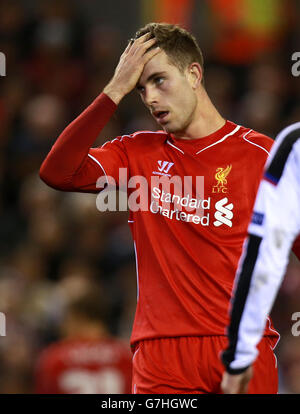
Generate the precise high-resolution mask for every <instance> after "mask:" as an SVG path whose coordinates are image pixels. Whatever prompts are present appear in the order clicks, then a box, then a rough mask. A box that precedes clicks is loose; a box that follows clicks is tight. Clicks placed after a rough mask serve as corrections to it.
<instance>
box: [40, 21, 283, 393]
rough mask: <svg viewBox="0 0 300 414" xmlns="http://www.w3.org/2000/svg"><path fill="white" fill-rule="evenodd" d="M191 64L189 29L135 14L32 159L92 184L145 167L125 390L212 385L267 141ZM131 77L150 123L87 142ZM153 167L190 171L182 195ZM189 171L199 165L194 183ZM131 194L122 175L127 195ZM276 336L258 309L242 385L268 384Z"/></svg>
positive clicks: (78, 184)
mask: <svg viewBox="0 0 300 414" xmlns="http://www.w3.org/2000/svg"><path fill="white" fill-rule="evenodd" d="M203 73H204V69H203V57H202V53H201V50H200V49H199V46H198V44H197V42H196V40H195V38H194V37H193V36H192V35H191V34H190V33H188V32H186V31H185V30H184V29H182V28H180V27H178V26H174V25H169V24H156V23H153V24H149V25H147V26H146V27H144V28H143V29H141V30H139V31H138V32H137V33H136V36H135V38H134V39H132V40H131V41H130V42H129V44H128V46H127V47H126V49H125V51H124V53H123V54H122V56H121V58H120V61H119V64H118V65H117V68H116V70H115V73H114V76H113V78H112V79H111V81H110V82H109V84H108V85H107V86H106V87H105V88H104V90H103V93H101V94H100V95H99V96H98V97H97V98H96V99H95V100H94V102H93V103H92V104H91V105H90V106H89V107H88V108H87V109H86V110H85V111H84V112H83V113H82V114H81V115H80V116H79V117H78V118H76V119H75V120H74V121H73V122H72V123H71V124H70V125H69V126H67V128H66V129H65V130H64V131H63V132H62V134H61V135H60V136H59V138H58V140H57V141H56V143H55V144H54V146H53V147H52V149H51V151H50V153H49V154H48V156H47V158H46V160H45V161H44V163H43V165H42V167H41V169H40V176H41V178H42V179H43V180H44V181H45V182H46V183H47V184H48V185H50V186H52V187H54V188H56V189H60V190H63V191H80V192H94V193H97V192H99V191H100V188H98V187H99V186H98V187H97V180H98V178H99V177H101V176H102V177H103V176H104V177H106V178H107V180H108V181H109V180H110V179H111V177H112V178H113V179H114V180H115V182H116V183H117V184H118V185H119V186H121V185H122V183H121V182H119V172H120V169H121V168H123V169H126V171H127V178H128V179H130V178H136V177H141V176H142V177H145V178H146V179H147V182H148V188H147V190H146V191H144V193H143V194H142V196H145V197H146V196H148V195H149V194H151V198H150V197H149V198H148V199H147V202H146V205H147V208H144V209H140V210H139V211H133V209H130V205H129V209H130V220H129V223H130V227H131V230H132V235H133V239H134V246H135V251H136V264H137V276H138V301H137V310H136V315H135V321H134V326H133V332H132V336H131V344H132V349H133V352H134V356H133V381H132V392H133V393H220V392H221V389H220V383H221V378H222V374H223V371H224V367H223V365H222V362H221V361H220V359H219V353H220V352H221V350H222V349H224V347H225V346H226V345H227V337H226V334H225V327H226V325H227V323H228V311H227V309H228V305H229V301H230V297H231V292H232V287H233V280H234V275H235V271H236V267H237V264H238V259H239V257H240V255H241V251H242V246H243V241H244V238H245V237H246V234H247V227H248V223H249V220H250V217H251V212H252V208H253V204H254V200H255V195H256V191H257V188H258V185H259V182H260V179H261V175H262V171H263V167H264V164H265V161H266V159H267V156H268V154H269V150H270V148H271V146H272V143H273V141H272V140H271V139H270V138H268V137H266V136H264V135H262V134H260V133H258V132H255V131H253V130H251V129H249V128H245V127H243V126H240V125H236V124H234V123H233V122H231V121H229V120H226V119H224V118H223V117H222V116H221V114H220V113H219V112H218V111H217V109H216V108H215V106H214V105H213V103H212V101H211V100H210V98H209V96H208V94H207V92H206V89H205V86H204V74H203ZM135 88H136V90H137V91H138V93H139V94H140V96H141V99H142V102H143V103H144V104H145V105H146V107H147V109H148V110H149V111H150V113H151V115H152V116H153V118H154V119H155V120H156V121H157V123H158V124H159V126H160V127H161V130H160V131H157V132H153V131H138V132H136V133H134V134H131V135H124V136H120V137H117V138H116V139H114V140H113V141H110V142H107V143H105V144H104V145H103V146H102V147H99V148H91V147H92V145H93V143H94V142H95V140H96V138H97V137H98V135H99V134H100V132H101V130H102V129H103V127H104V126H105V125H106V124H107V123H108V121H109V119H110V118H111V116H112V115H113V114H114V112H115V111H116V108H117V105H118V104H119V102H120V101H121V100H122V99H123V98H124V97H125V96H126V95H127V94H128V93H129V92H131V91H132V90H133V89H135ZM154 176H155V177H158V176H159V177H162V176H163V177H164V178H166V177H167V178H172V177H174V176H176V177H179V178H180V179H181V182H184V179H185V177H192V179H193V183H192V188H191V189H190V192H189V193H188V196H189V199H190V200H193V201H192V202H191V204H189V206H187V205H186V204H184V201H186V200H187V197H185V198H184V197H182V194H181V195H180V194H178V193H177V192H176V189H174V191H173V190H172V191H171V190H169V191H164V190H165V188H164V189H163V190H162V188H161V184H160V185H158V186H156V187H155V186H153V185H152V184H151V183H152V178H153V177H154ZM196 177H198V178H202V177H204V183H203V184H204V192H203V193H201V194H199V192H198V191H197V188H196V184H195V181H196ZM149 185H150V188H149ZM132 194H133V188H132V187H131V188H130V189H129V192H128V195H129V199H130V196H131V195H132ZM185 195H186V194H185ZM173 196H176V200H175V198H174V197H173ZM178 200H179V201H178ZM167 201H168V204H167V208H166V203H167ZM196 206H197V207H196ZM199 206H200V208H201V210H202V213H201V214H198V211H199ZM191 212H192V213H191ZM277 340H278V334H277V332H276V331H274V329H273V328H272V326H271V322H270V320H268V323H267V325H266V330H265V334H264V337H263V339H262V340H261V342H260V345H259V347H260V351H261V352H260V356H259V358H258V360H257V362H256V365H255V373H254V376H253V379H252V381H251V384H250V391H251V392H253V393H276V392H277V369H276V367H275V363H274V354H273V350H272V348H273V347H274V346H275V344H276V342H277ZM266 376H268V378H269V380H268V381H265V378H266Z"/></svg>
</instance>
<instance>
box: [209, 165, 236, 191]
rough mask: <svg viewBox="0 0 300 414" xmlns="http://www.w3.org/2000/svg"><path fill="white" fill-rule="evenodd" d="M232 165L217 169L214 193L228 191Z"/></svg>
mask: <svg viewBox="0 0 300 414" xmlns="http://www.w3.org/2000/svg"><path fill="white" fill-rule="evenodd" d="M231 168H232V165H227V167H226V168H222V167H219V168H217V169H216V174H215V179H216V180H217V184H216V185H214V186H213V188H212V192H213V193H227V176H228V174H229V173H230V171H231Z"/></svg>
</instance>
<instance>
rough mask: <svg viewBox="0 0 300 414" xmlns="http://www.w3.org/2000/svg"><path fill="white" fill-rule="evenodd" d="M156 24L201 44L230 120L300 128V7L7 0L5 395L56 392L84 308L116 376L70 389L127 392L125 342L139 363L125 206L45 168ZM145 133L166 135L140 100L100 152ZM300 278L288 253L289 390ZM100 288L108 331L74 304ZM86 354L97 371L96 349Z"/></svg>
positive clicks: (208, 1) (0, 110)
mask: <svg viewBox="0 0 300 414" xmlns="http://www.w3.org/2000/svg"><path fill="white" fill-rule="evenodd" d="M149 21H164V22H169V23H178V24H181V25H183V26H184V27H185V28H187V29H188V30H190V31H192V33H193V34H194V35H195V36H196V38H197V40H198V42H199V44H200V47H201V48H202V50H203V54H204V59H205V84H206V88H207V90H208V93H209V95H210V97H211V98H212V100H213V102H214V104H215V105H216V106H217V108H218V110H219V111H220V112H221V114H222V115H223V116H224V117H226V118H228V119H230V120H232V121H234V122H236V123H239V124H243V125H245V126H247V127H251V128H253V129H255V130H258V131H260V132H262V133H265V134H267V135H269V136H270V137H272V138H274V137H275V136H276V134H277V133H278V132H279V130H280V129H281V128H283V127H284V126H286V125H288V124H289V123H292V122H296V121H299V120H300V99H299V98H300V77H294V76H293V75H292V71H291V67H292V64H293V62H292V60H291V56H292V54H293V53H294V52H296V51H298V52H299V51H300V24H299V23H300V2H299V1H296V0H295V1H294V0H263V1H261V0H226V1H225V0H159V1H158V0H126V1H125V0H111V1H105V0H85V1H84V0H77V1H74V0H72V1H71V0H51V1H48V0H43V1H37V0H36V1H34V0H26V1H25V0H23V1H22V0H1V2H0V51H1V52H3V53H5V55H6V76H5V77H0V125H1V128H0V186H1V194H0V312H3V313H5V315H6V336H5V337H0V367H1V369H0V393H35V392H47V387H46V385H45V387H44V388H42V391H40V390H41V387H40V385H41V383H42V382H43V373H42V374H41V373H40V372H41V371H43V369H44V370H46V372H47V370H49V371H48V373H49V376H50V375H53V376H55V375H56V374H55V373H54V372H53V366H54V365H55V364H56V366H59V364H63V362H59V361H58V362H57V361H56V362H55V364H54V362H53V360H54V359H55V358H56V360H59V359H60V358H61V355H60V354H59V352H60V351H59V346H58V345H57V346H58V348H57V349H56V348H55V346H56V345H55V344H57V343H59V342H58V341H60V340H61V339H64V340H65V341H70V342H69V344H70V347H71V346H73V345H72V344H73V342H72V340H73V339H74V338H75V339H74V341H75V342H76V336H77V337H80V333H78V332H76V329H74V326H73V325H72V318H71V317H70V312H71V311H72V310H73V311H74V308H75V312H76V309H77V315H78V312H79V314H80V315H81V316H82V318H83V319H82V321H83V325H82V332H81V333H82V335H81V336H84V334H85V330H86V336H87V338H89V340H91V341H95V343H96V342H97V340H98V339H99V341H103V338H106V339H107V338H109V339H107V340H111V341H115V342H114V344H113V345H112V347H111V348H107V347H106V353H105V355H106V358H105V361H102V362H99V361H98V362H99V363H100V365H101V364H102V365H103V364H104V365H105V366H106V368H107V369H106V374H107V375H103V376H102V377H103V378H104V379H105V381H106V382H105V384H106V385H105V386H103V387H102V388H100V389H99V388H98V389H97V387H96V388H95V387H94V388H93V386H92V385H91V387H90V388H88V391H87V389H81V388H80V384H82V383H84V384H86V383H87V381H90V380H87V377H82V376H81V377H80V375H79V374H78V372H77V371H76V370H75V371H74V373H73V374H74V375H73V376H72V377H68V378H66V381H65V383H66V384H67V388H66V391H65V392H68V391H69V392H94V391H95V392H99V393H105V392H126V389H125V388H124V387H123V388H122V387H121V386H120V387H118V384H120V383H122V381H123V383H125V382H126V381H127V379H125V377H126V375H127V377H128V375H130V374H128V373H126V372H125V371H124V372H123V371H122V369H121V368H120V367H112V366H111V365H110V364H112V362H111V361H112V360H114V361H116V359H117V357H116V354H114V356H113V357H111V356H110V352H109V350H111V349H113V347H115V348H116V349H117V348H118V347H119V348H118V350H117V351H116V352H117V353H118V355H119V357H120V355H121V354H122V355H123V354H124V355H123V356H122V358H125V359H126V356H125V354H126V352H128V355H129V358H130V351H129V338H130V332H131V326H132V321H133V316H134V310H135V305H136V273H135V259H134V252H133V244H132V239H131V235H130V231H129V228H128V226H127V212H114V213H113V212H108V213H99V212H98V210H97V209H96V196H94V195H83V194H65V193H60V192H58V191H54V190H52V189H50V188H49V187H47V186H46V185H45V184H43V183H42V182H41V181H40V179H39V177H38V170H39V167H40V165H41V163H42V161H43V159H44V157H45V156H46V154H47V153H48V151H49V150H50V148H51V146H52V144H53V143H54V141H55V139H56V138H57V136H58V135H59V133H60V132H61V131H62V129H63V128H64V127H65V126H66V125H67V124H68V123H69V122H70V121H71V120H72V119H74V118H75V117H76V116H77V115H78V114H79V113H80V112H81V111H82V110H83V109H84V108H85V107H86V106H87V105H88V104H89V103H90V102H91V101H92V100H93V99H94V98H95V97H96V96H97V95H98V94H99V93H100V92H101V91H102V89H103V87H104V86H105V84H106V83H107V82H108V81H109V80H110V78H111V76H112V75H113V71H114V68H115V66H116V64H117V63H118V60H119V56H120V54H121V53H122V51H123V49H124V48H125V46H126V44H127V41H128V39H129V38H131V37H132V35H133V34H134V33H135V32H136V30H137V29H138V28H139V27H141V26H143V25H144V24H146V23H147V22H149ZM139 129H157V127H156V125H154V124H153V121H152V119H151V117H150V115H149V114H148V113H147V111H146V110H145V109H144V108H143V106H142V105H141V103H140V101H139V99H138V97H137V95H135V93H132V94H131V95H130V96H128V97H126V99H124V100H123V101H122V102H121V104H120V106H119V108H118V110H117V112H116V114H115V116H114V117H113V118H112V120H111V121H110V123H109V124H108V125H107V126H106V127H105V130H104V131H103V133H102V134H101V136H100V137H99V139H98V142H97V144H101V143H102V142H104V141H107V140H108V139H111V138H114V137H115V136H118V135H121V134H128V133H132V132H134V131H136V130H139ZM82 138H83V139H84V137H82ZM299 276H300V265H299V263H298V261H297V259H296V258H295V257H294V256H291V259H290V264H289V267H288V271H287V276H286V278H285V281H284V283H283V285H282V288H281V290H280V293H279V295H278V298H277V300H276V304H275V308H274V311H273V320H274V324H275V327H276V328H277V329H278V330H279V332H280V333H281V341H280V343H279V345H278V346H277V349H276V354H277V356H278V361H279V374H280V389H279V392H280V393H300V336H295V335H292V326H293V324H295V321H293V320H292V315H293V314H294V313H295V312H300V277H299ZM95 291H96V292H97V295H98V298H99V303H101V305H102V307H103V308H105V311H104V312H103V313H101V312H99V315H100V314H101V315H102V316H103V315H105V318H104V316H103V320H102V321H101V327H103V329H99V330H97V329H96V328H95V326H94V325H93V322H95V321H91V320H89V316H90V314H91V312H90V309H87V308H88V307H87V306H86V305H84V303H81V305H80V304H79V305H78V302H80V300H81V299H82V302H84V299H85V303H86V302H89V299H88V298H92V295H93V293H94V292H95ZM90 295H91V296H90ZM90 303H92V300H91V301H90ZM74 304H75V305H74ZM76 304H77V305H78V306H77V305H76ZM73 305H74V306H73ZM72 306H73V308H72ZM76 306H77V308H76ZM71 313H72V312H71ZM101 315H100V316H99V318H100V319H101V318H102V316H101ZM78 317H79V316H78ZM100 319H99V320H100ZM99 325H100V322H99V323H98V327H99ZM85 327H86V329H85ZM298 331H299V335H300V328H298ZM296 333H297V332H296ZM77 339H78V338H77ZM49 346H50V350H51V351H47V350H46V351H45V349H49ZM74 346H75V348H76V344H75V345H74ZM53 352H54V354H55V353H56V355H55V356H53ZM61 352H69V353H70V351H69V350H68V351H66V350H64V351H61ZM73 353H74V355H75V354H76V358H77V359H78V355H79V354H78V353H76V352H73ZM64 355H65V354H64ZM101 355H102V356H103V355H104V354H103V353H101ZM110 357H111V359H110ZM74 358H75V356H74ZM76 358H75V359H76ZM87 358H90V359H91V360H89V363H91V364H93V363H95V361H96V360H97V357H96V352H92V351H91V350H90V353H89V357H87ZM120 358H121V357H120ZM62 359H63V360H65V359H66V358H65V359H64V358H62ZM79 359H80V357H79ZM81 359H82V358H81ZM70 360H71V359H70ZM49 361H50V362H49ZM51 361H52V362H51ZM81 362H82V361H81ZM70 363H71V362H70ZM77 363H78V361H77ZM57 364H58V365H57ZM51 370H52V371H51ZM118 370H119V371H118ZM117 371H118V372H119V374H118V372H117ZM121 371H122V372H121ZM107 372H108V373H107ZM87 375H88V374H87ZM118 375H119V377H120V376H123V379H121V380H120V378H118ZM127 377H126V378H127ZM103 378H102V380H103ZM94 380H95V378H94V379H91V381H90V382H89V383H90V384H92V383H93V381H94ZM118 381H119V382H118ZM94 383H95V381H94ZM49 389H50V388H49ZM49 392H51V391H49Z"/></svg>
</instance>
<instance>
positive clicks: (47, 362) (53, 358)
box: [35, 339, 132, 394]
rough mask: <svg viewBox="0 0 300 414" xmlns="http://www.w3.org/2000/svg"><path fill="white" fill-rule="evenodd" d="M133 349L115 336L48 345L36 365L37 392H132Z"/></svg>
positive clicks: (64, 341) (65, 341)
mask: <svg viewBox="0 0 300 414" xmlns="http://www.w3.org/2000/svg"><path fill="white" fill-rule="evenodd" d="M131 369H132V360H131V352H130V350H129V349H128V348H127V346H126V345H124V344H123V343H122V342H120V341H119V340H116V339H101V340H82V339H81V340H79V339H78V340H73V339H72V340H71V339H69V340H63V341H60V342H57V343H54V344H52V345H50V346H49V347H48V348H46V349H45V350H44V351H43V352H42V354H41V356H40V357H39V359H38V362H37V366H36V376H35V384H36V385H35V387H36V392H37V393H38V394H129V393H130V392H131Z"/></svg>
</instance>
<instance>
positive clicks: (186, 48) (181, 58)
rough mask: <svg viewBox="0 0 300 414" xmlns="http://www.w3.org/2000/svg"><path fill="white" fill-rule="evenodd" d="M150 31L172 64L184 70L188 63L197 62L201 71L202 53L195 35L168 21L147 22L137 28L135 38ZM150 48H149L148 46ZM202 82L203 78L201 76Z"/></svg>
mask: <svg viewBox="0 0 300 414" xmlns="http://www.w3.org/2000/svg"><path fill="white" fill-rule="evenodd" d="M148 32H150V33H151V37H155V39H156V40H157V42H156V44H155V45H154V46H152V48H154V47H156V46H159V47H160V48H161V49H162V50H164V52H165V53H166V54H167V55H168V57H169V59H170V60H171V62H172V63H173V65H175V66H177V67H178V69H179V70H180V71H182V72H183V71H184V70H185V69H186V68H187V67H188V65H190V64H191V63H193V62H198V63H199V64H200V66H201V69H202V72H203V69H204V68H203V55H202V52H201V49H200V47H199V45H198V43H197V40H196V39H195V37H194V36H193V35H192V34H191V33H189V32H188V31H187V30H185V29H183V28H182V27H180V26H178V25H175V24H169V23H148V24H147V25H146V26H144V27H142V28H141V29H139V30H138V31H137V32H136V34H135V37H134V38H135V39H137V38H139V37H141V36H143V35H144V34H146V33H148ZM150 49H151V48H150ZM202 83H203V78H202Z"/></svg>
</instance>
